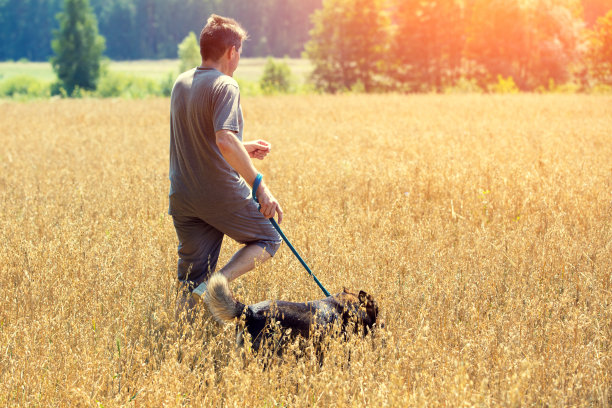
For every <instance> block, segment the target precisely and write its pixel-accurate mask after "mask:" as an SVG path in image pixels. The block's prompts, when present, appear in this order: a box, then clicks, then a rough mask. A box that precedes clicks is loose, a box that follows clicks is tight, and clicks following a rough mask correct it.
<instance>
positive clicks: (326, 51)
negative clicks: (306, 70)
mask: <svg viewBox="0 0 612 408" xmlns="http://www.w3.org/2000/svg"><path fill="white" fill-rule="evenodd" d="M385 3H386V2H385V0H325V1H324V2H323V8H322V9H321V10H317V11H315V12H314V14H313V17H312V19H313V22H314V28H313V29H312V30H311V32H310V36H311V39H310V41H309V42H308V43H307V44H306V55H307V56H308V58H310V60H311V61H312V63H313V65H314V70H313V73H312V79H313V81H314V83H315V85H316V86H317V88H319V89H323V90H325V91H328V92H337V91H342V90H346V89H351V88H352V87H354V86H363V88H364V89H365V91H366V92H368V91H373V90H375V89H376V88H377V86H378V85H379V84H380V82H379V81H380V80H381V75H382V73H383V61H384V57H385V54H386V51H387V48H388V44H389V28H390V24H391V23H390V19H389V17H388V15H387V13H386V12H385V6H386V4H385Z"/></svg>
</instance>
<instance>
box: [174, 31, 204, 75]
mask: <svg viewBox="0 0 612 408" xmlns="http://www.w3.org/2000/svg"><path fill="white" fill-rule="evenodd" d="M178 57H179V59H180V60H181V65H180V66H179V70H180V72H185V71H187V70H188V69H191V68H194V67H197V66H198V65H200V62H201V61H202V57H201V55H200V44H198V40H196V35H195V33H194V32H193V31H192V32H190V33H189V34H188V35H187V37H185V39H183V41H181V43H180V44H179V45H178Z"/></svg>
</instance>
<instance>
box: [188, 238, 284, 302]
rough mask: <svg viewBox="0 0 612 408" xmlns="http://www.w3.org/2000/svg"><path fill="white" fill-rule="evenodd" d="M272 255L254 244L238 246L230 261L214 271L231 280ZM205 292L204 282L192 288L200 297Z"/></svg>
mask: <svg viewBox="0 0 612 408" xmlns="http://www.w3.org/2000/svg"><path fill="white" fill-rule="evenodd" d="M270 258H272V256H271V255H270V254H269V253H268V251H266V250H265V249H263V248H262V247H260V246H259V245H256V244H250V245H246V246H244V247H242V248H240V249H239V250H238V251H237V252H236V253H235V254H234V256H233V257H232V259H230V261H229V262H228V263H227V265H225V266H224V267H223V268H221V269H220V270H219V271H218V272H216V273H222V274H223V275H225V277H226V278H227V280H228V281H230V282H231V281H233V280H234V279H236V278H237V277H239V276H242V275H244V274H245V273H247V272H248V271H250V270H252V269H253V268H255V265H258V264H261V263H263V262H265V261H267V260H268V259H270ZM205 292H206V282H203V283H202V284H200V285H199V286H198V287H197V288H195V289H194V290H193V292H192V293H193V294H194V295H195V296H197V297H202V296H203V295H204V293H205Z"/></svg>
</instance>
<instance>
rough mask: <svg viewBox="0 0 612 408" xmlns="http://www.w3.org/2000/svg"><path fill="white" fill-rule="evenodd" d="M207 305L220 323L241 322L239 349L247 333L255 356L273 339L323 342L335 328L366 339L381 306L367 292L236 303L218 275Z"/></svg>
mask: <svg viewBox="0 0 612 408" xmlns="http://www.w3.org/2000/svg"><path fill="white" fill-rule="evenodd" d="M204 301H205V302H206V303H207V305H208V309H209V310H210V312H211V314H212V315H213V317H214V318H215V319H216V320H217V321H219V322H220V323H224V322H225V321H231V320H234V319H236V318H239V324H238V326H237V327H236V331H237V345H238V346H239V347H240V346H243V345H244V334H245V332H246V333H248V335H249V336H250V338H251V348H252V350H253V351H255V352H257V351H258V350H259V348H260V347H261V346H262V344H264V343H265V342H266V341H268V340H271V339H272V338H275V343H276V344H277V345H278V344H279V343H281V341H279V340H282V342H283V343H286V341H287V340H289V339H294V338H295V337H297V336H300V337H302V338H304V339H309V338H311V337H313V336H317V337H318V338H321V337H322V336H323V335H325V334H327V333H329V332H330V331H332V330H334V328H335V329H336V330H338V333H339V334H341V335H343V336H345V337H346V336H348V335H349V334H350V333H362V334H363V335H364V336H365V335H366V334H368V333H369V332H371V331H372V330H373V329H374V328H376V327H377V319H378V304H377V303H376V301H375V300H374V298H373V297H372V296H371V295H368V294H367V293H366V292H364V291H360V292H359V293H358V294H356V293H353V292H350V291H348V290H346V289H344V290H343V291H342V292H340V293H338V294H335V295H332V296H329V297H327V298H325V299H321V300H315V301H310V302H305V303H295V302H286V301H270V300H267V301H264V302H260V303H256V304H253V305H245V304H243V303H241V302H239V301H237V300H236V299H234V297H233V296H232V293H231V291H230V289H229V285H228V281H227V278H226V277H225V276H223V275H222V274H219V273H216V274H214V275H213V276H211V278H210V279H209V280H208V284H207V294H206V296H205V298H204ZM274 336H276V337H274Z"/></svg>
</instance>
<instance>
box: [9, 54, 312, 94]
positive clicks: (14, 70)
mask: <svg viewBox="0 0 612 408" xmlns="http://www.w3.org/2000/svg"><path fill="white" fill-rule="evenodd" d="M274 61H275V62H276V64H279V65H282V66H286V67H287V69H288V73H287V76H286V78H287V80H288V81H290V82H291V87H290V89H289V90H288V91H285V92H291V93H304V92H306V91H308V88H309V87H308V85H307V84H306V83H307V78H308V76H309V74H310V72H311V70H312V66H311V64H310V62H309V61H308V60H306V59H295V58H294V59H291V58H282V59H276V60H274ZM267 63H268V60H267V59H266V58H243V59H242V60H241V62H240V66H239V68H238V69H237V70H236V73H235V75H234V77H235V78H236V80H237V81H238V82H239V84H240V86H241V92H242V94H243V95H246V96H254V95H261V94H262V93H264V90H263V89H262V87H261V86H260V80H261V78H262V77H263V76H264V72H265V67H266V64H267ZM179 65H180V62H179V60H170V59H169V60H139V61H106V62H105V63H104V64H103V70H102V75H101V77H100V80H99V82H98V87H97V89H96V90H95V91H93V92H79V93H78V94H77V95H75V96H81V97H82V96H94V97H101V98H109V97H114V98H117V97H121V98H126V99H142V98H148V97H155V96H168V95H169V94H170V91H171V90H172V85H173V84H174V80H175V79H176V77H177V76H178V74H179ZM196 65H197V64H196ZM194 66H195V65H194ZM56 80H57V78H56V76H55V74H54V72H53V69H52V68H51V64H49V63H46V62H29V61H17V62H0V98H5V99H7V98H11V99H15V100H31V99H44V98H49V97H50V96H51V94H52V93H54V87H57V86H58V85H57V83H56Z"/></svg>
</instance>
